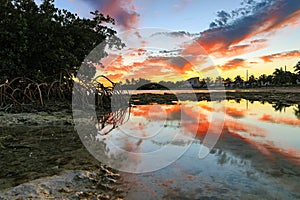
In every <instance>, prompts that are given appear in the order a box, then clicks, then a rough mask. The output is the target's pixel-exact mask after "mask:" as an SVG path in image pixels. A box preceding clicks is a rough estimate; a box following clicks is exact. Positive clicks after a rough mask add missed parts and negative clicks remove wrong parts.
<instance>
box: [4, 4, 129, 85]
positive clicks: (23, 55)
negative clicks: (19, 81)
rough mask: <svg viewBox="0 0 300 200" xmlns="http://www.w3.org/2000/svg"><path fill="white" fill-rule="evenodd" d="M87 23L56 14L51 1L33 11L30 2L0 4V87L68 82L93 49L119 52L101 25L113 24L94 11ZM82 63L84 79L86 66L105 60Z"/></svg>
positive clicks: (118, 43) (66, 13)
mask: <svg viewBox="0 0 300 200" xmlns="http://www.w3.org/2000/svg"><path fill="white" fill-rule="evenodd" d="M91 14H92V15H93V18H92V19H85V18H80V17H79V16H78V15H77V14H72V13H70V12H69V11H67V10H64V9H58V8H56V7H55V5H54V0H44V1H43V2H42V3H41V4H40V5H39V6H38V5H37V4H36V3H35V2H34V0H6V1H4V2H2V3H1V4H0V44H1V49H0V73H1V77H0V82H3V81H5V80H11V79H13V78H15V77H26V78H30V79H32V80H35V81H49V82H51V81H53V80H55V79H60V80H61V79H70V74H74V73H76V71H77V70H78V68H79V67H80V66H81V64H82V62H83V61H84V59H85V57H86V56H87V55H88V54H89V53H90V51H91V50H93V49H94V48H95V47H96V46H97V45H98V44H101V43H102V44H103V43H105V44H107V45H109V46H110V47H113V46H114V47H117V48H121V47H122V46H123V44H122V42H121V41H120V40H119V39H118V38H116V36H115V35H116V31H115V30H113V29H111V28H109V27H107V26H105V25H104V24H113V23H114V20H113V19H112V18H111V17H109V16H104V15H103V14H101V13H99V12H98V11H95V12H91ZM101 51H102V52H101V53H100V51H98V53H99V55H97V57H94V59H93V57H89V59H90V60H88V61H87V60H85V62H86V63H89V64H87V65H86V66H89V68H88V70H89V71H90V74H93V73H95V68H94V67H93V66H92V65H91V63H95V62H99V60H100V58H101V57H103V56H105V52H104V50H103V49H101Z"/></svg>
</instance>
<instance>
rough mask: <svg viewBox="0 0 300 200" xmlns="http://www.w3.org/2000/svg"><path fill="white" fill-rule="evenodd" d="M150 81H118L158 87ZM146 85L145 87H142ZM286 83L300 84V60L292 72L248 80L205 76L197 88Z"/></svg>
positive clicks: (128, 86)
mask: <svg viewBox="0 0 300 200" xmlns="http://www.w3.org/2000/svg"><path fill="white" fill-rule="evenodd" d="M150 83H151V81H150V80H147V79H143V78H139V79H134V78H132V79H131V80H130V79H126V80H125V82H120V83H118V84H119V85H120V86H121V87H122V88H124V89H138V88H141V87H142V89H160V88H157V87H156V85H151V84H150ZM157 84H159V85H162V86H164V87H167V88H177V89H180V88H189V87H190V85H188V84H189V83H188V82H187V81H186V80H182V81H176V82H173V81H159V82H157ZM144 85H147V87H148V88H147V87H143V86H144ZM288 85H300V61H299V62H298V63H297V64H296V65H295V66H294V73H293V72H290V71H286V70H284V69H283V68H282V67H281V68H276V69H275V71H274V72H273V73H272V74H269V75H266V74H262V75H260V76H258V77H255V76H254V75H250V76H249V77H248V80H245V78H243V77H242V76H240V75H237V76H236V77H234V78H233V79H231V78H222V77H221V76H218V77H216V78H215V79H213V78H211V77H206V78H203V79H201V80H199V86H198V87H199V88H207V87H218V86H225V87H226V88H243V87H252V88H253V87H268V86H288Z"/></svg>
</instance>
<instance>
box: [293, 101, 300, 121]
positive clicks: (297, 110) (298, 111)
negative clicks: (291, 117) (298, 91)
mask: <svg viewBox="0 0 300 200" xmlns="http://www.w3.org/2000/svg"><path fill="white" fill-rule="evenodd" d="M293 110H294V114H295V116H296V117H297V118H298V119H300V104H298V105H297V106H296V107H295V108H294V109H293Z"/></svg>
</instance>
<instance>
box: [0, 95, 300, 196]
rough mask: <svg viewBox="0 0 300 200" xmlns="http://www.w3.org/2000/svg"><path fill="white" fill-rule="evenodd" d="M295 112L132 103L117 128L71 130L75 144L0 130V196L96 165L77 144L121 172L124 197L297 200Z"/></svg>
mask: <svg viewBox="0 0 300 200" xmlns="http://www.w3.org/2000/svg"><path fill="white" fill-rule="evenodd" d="M162 102H163V101H162ZM299 113H300V112H299V106H298V105H291V106H288V107H286V106H282V105H278V104H277V105H276V104H274V105H273V104H269V103H261V102H256V101H254V102H249V101H247V100H243V99H242V100H236V101H234V100H229V101H221V102H207V101H199V102H198V101H180V102H173V103H172V104H171V105H167V104H157V103H156V104H150V105H133V106H132V107H131V108H130V112H129V110H128V112H127V116H124V118H126V120H124V122H123V123H122V124H120V126H119V127H118V128H116V129H114V130H113V131H112V132H110V133H109V134H108V135H106V136H102V135H99V134H98V135H95V134H94V135H93V136H92V135H84V136H83V135H80V133H79V136H80V137H81V140H82V141H80V139H79V138H78V136H77V133H76V131H75V130H74V127H73V126H70V125H60V126H58V125H47V126H40V125H39V126H32V125H31V126H30V125H18V126H7V127H2V128H1V131H0V133H1V140H0V142H1V143H0V150H1V154H0V160H1V162H0V164H1V172H0V173H1V174H0V193H1V190H4V189H7V188H9V187H14V186H16V185H19V184H22V183H26V182H30V181H32V180H36V179H38V178H42V177H47V176H53V175H56V174H64V173H65V172H68V171H70V170H83V169H84V170H86V169H89V168H97V164H99V162H98V161H97V160H96V159H95V158H94V157H93V156H92V155H91V154H89V152H88V151H87V150H86V149H85V147H84V146H83V145H82V143H81V142H83V144H84V145H86V147H87V149H88V150H89V151H91V153H92V154H93V155H94V156H95V157H96V158H98V159H99V160H100V161H102V162H104V163H105V164H109V165H111V166H113V167H114V168H116V169H119V170H123V171H125V172H123V173H122V175H123V178H124V181H125V183H127V185H128V186H129V191H128V193H127V196H126V199H299V198H300V192H299V188H300V181H299V180H300V131H299V130H300V129H299V128H300V115H299ZM77 131H78V130H77ZM87 136H88V137H87ZM216 139H217V140H216ZM215 142H216V143H215ZM212 146H213V148H212V149H210V151H209V153H208V155H206V156H205V157H204V158H199V153H200V152H201V151H202V150H203V152H204V153H205V150H208V148H210V147H212ZM128 152H129V154H128ZM203 152H202V153H203ZM100 155H101V156H100ZM126 172H145V173H126ZM41 180H44V179H41ZM51 180H52V179H51Z"/></svg>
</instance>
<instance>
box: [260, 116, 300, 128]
mask: <svg viewBox="0 0 300 200" xmlns="http://www.w3.org/2000/svg"><path fill="white" fill-rule="evenodd" d="M260 120H261V121H265V122H271V123H279V124H287V125H298V126H299V125H300V120H299V119H287V118H281V117H278V118H275V117H272V115H269V114H263V116H262V117H261V118H260Z"/></svg>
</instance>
